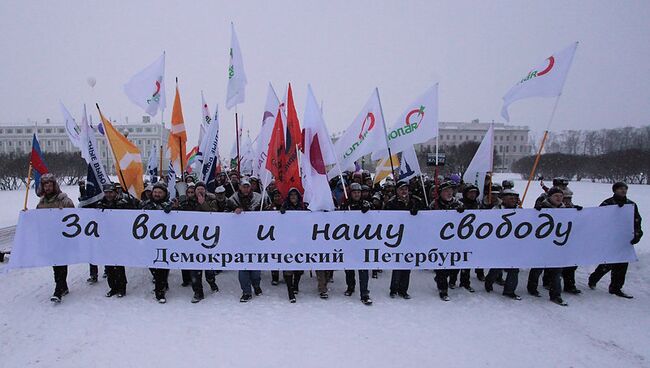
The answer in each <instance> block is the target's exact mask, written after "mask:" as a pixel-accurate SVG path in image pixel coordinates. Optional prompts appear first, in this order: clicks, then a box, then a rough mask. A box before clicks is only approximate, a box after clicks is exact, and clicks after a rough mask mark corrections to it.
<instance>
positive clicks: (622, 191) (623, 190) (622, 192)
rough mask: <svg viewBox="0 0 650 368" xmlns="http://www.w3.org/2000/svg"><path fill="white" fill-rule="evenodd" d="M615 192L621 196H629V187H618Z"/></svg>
mask: <svg viewBox="0 0 650 368" xmlns="http://www.w3.org/2000/svg"><path fill="white" fill-rule="evenodd" d="M614 194H616V195H617V196H619V197H626V196H627V188H626V187H620V188H616V190H615V191H614Z"/></svg>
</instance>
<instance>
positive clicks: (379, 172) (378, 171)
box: [373, 154, 399, 184]
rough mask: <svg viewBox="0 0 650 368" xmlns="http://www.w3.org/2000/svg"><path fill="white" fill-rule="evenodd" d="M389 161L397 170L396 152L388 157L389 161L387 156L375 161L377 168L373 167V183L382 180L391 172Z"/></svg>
mask: <svg viewBox="0 0 650 368" xmlns="http://www.w3.org/2000/svg"><path fill="white" fill-rule="evenodd" d="M391 161H392V162H393V167H394V168H395V169H398V170H399V159H398V158H397V154H395V155H392V156H391V157H390V161H389V160H388V157H386V158H385V159H383V160H380V161H379V162H378V163H377V168H375V180H374V181H373V184H377V183H379V182H380V181H382V180H384V178H385V177H387V176H388V175H390V174H391V172H390V170H391V166H390V163H391Z"/></svg>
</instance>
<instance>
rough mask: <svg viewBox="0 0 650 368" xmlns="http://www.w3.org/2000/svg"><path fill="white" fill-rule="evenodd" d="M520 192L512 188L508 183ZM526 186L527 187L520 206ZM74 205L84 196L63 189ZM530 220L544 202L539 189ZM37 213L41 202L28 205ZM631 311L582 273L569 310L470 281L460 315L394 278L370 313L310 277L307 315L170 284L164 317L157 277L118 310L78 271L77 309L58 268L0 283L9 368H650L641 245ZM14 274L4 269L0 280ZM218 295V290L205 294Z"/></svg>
mask: <svg viewBox="0 0 650 368" xmlns="http://www.w3.org/2000/svg"><path fill="white" fill-rule="evenodd" d="M504 178H514V176H513V175H507V174H504V175H499V176H498V177H497V179H498V180H499V181H500V180H502V179H504ZM524 185H525V183H524V182H522V181H520V180H517V181H516V189H517V190H519V191H520V193H521V192H523V188H524ZM570 187H571V188H572V189H573V191H574V193H575V194H574V202H575V203H577V204H581V205H583V206H597V205H598V204H599V203H600V201H601V200H602V199H604V198H606V197H607V196H609V195H610V194H611V190H610V185H609V184H597V183H586V182H581V183H571V185H570ZM65 190H66V192H68V193H69V194H72V195H71V197H72V198H75V200H76V188H75V187H70V188H65ZM531 190H532V192H531V193H532V194H530V193H529V197H528V198H527V200H526V205H527V206H528V207H530V204H531V203H532V201H534V197H535V196H536V195H537V194H538V193H539V185H538V184H537V183H534V184H533V186H531ZM629 197H630V198H631V199H632V200H635V201H636V202H637V203H638V204H639V207H640V210H641V215H642V216H643V217H644V218H645V220H646V222H647V221H648V219H650V186H631V187H630V190H629ZM23 199H24V192H0V203H1V205H2V207H0V208H2V210H1V211H2V212H1V213H0V226H7V225H12V224H14V223H15V222H16V219H17V211H18V210H19V209H20V208H22V203H23ZM30 203H32V205H30V207H33V204H34V203H35V200H34V197H32V200H31V201H30ZM637 252H638V254H639V260H640V261H639V262H636V263H634V264H631V265H630V269H629V271H628V277H627V282H626V285H625V290H626V291H627V292H628V293H630V294H632V295H634V297H635V298H634V299H632V300H624V299H621V298H617V297H614V296H610V295H609V294H608V293H607V285H608V282H609V276H606V278H605V279H603V280H602V281H601V282H600V284H599V285H598V289H596V290H594V291H592V290H589V289H588V287H587V285H586V283H587V275H588V273H589V272H591V271H592V270H593V268H594V267H590V268H581V269H579V270H578V275H577V280H578V287H579V288H580V289H582V290H583V294H582V295H580V296H571V295H566V296H564V298H565V299H566V300H567V301H568V302H569V307H566V308H564V307H559V306H556V305H555V304H552V303H550V302H549V301H548V300H547V298H546V297H545V298H533V297H529V296H528V295H527V294H526V292H525V280H526V278H527V275H528V272H527V270H524V271H522V272H521V273H520V276H519V280H520V281H519V287H518V292H519V294H521V295H522V297H523V300H522V301H519V302H515V301H511V300H508V299H506V298H504V297H501V296H500V294H499V292H500V287H498V286H497V287H496V291H497V292H496V293H491V294H487V293H486V292H485V291H484V289H483V288H482V285H481V284H480V283H479V282H478V281H477V280H476V279H475V278H474V277H473V278H472V283H473V286H474V287H475V288H476V289H477V292H476V293H474V294H469V293H467V292H466V291H464V290H462V291H461V290H459V289H456V290H452V291H451V293H450V296H451V298H452V300H451V302H448V303H444V302H442V301H440V300H439V299H438V297H437V293H436V291H435V284H434V282H433V273H432V272H430V271H416V272H413V273H412V277H411V287H410V293H411V295H412V296H413V299H411V300H401V299H395V300H392V299H390V298H389V297H388V283H389V279H390V273H389V272H384V273H383V274H381V275H380V277H379V279H377V280H373V279H371V281H370V290H371V296H372V297H373V299H374V301H375V303H374V305H373V306H371V307H367V306H364V305H362V304H361V303H360V302H359V299H358V296H353V297H345V296H344V295H343V291H344V290H345V280H344V274H343V272H336V273H335V276H334V283H333V284H331V293H330V299H329V300H325V301H323V300H320V299H319V298H318V297H317V292H316V279H315V277H314V278H309V274H308V273H307V274H306V275H305V276H304V278H303V281H302V282H301V292H300V295H299V296H298V303H296V304H289V302H288V301H287V298H286V288H285V285H284V284H280V285H279V286H271V284H270V274H269V273H264V274H263V279H262V288H263V289H264V295H263V296H261V297H255V298H254V299H253V301H252V302H250V303H248V304H241V303H239V300H238V299H239V296H240V291H239V287H238V282H237V275H236V272H226V273H222V274H220V275H219V276H218V278H217V282H218V283H219V286H220V288H221V291H220V292H219V293H217V294H210V293H209V292H208V293H207V294H206V295H207V297H206V299H205V300H204V301H202V302H201V303H198V304H190V302H189V301H190V299H191V296H192V291H191V288H189V287H188V288H182V287H180V283H181V278H180V272H179V271H172V273H171V276H170V286H171V290H170V291H169V293H168V302H167V304H166V305H159V304H158V303H156V301H155V300H154V298H153V295H152V294H151V289H152V288H153V286H152V284H151V281H150V275H149V272H148V271H147V270H144V269H127V277H128V279H129V284H128V290H127V293H128V294H127V296H126V297H125V298H123V299H116V298H111V299H107V298H105V297H104V296H103V294H104V293H105V292H106V291H107V286H106V281H105V280H101V281H100V282H99V283H98V284H96V285H88V284H86V281H85V280H86V277H87V274H88V267H87V265H76V266H71V267H70V271H69V275H68V285H69V287H70V292H71V293H70V295H68V296H66V297H65V299H64V301H63V303H61V304H60V305H53V304H52V303H50V302H49V300H48V298H49V296H50V295H51V293H52V291H53V288H54V286H53V281H52V271H51V269H50V268H40V269H26V270H16V271H12V272H10V273H8V274H4V275H0V331H1V333H0V367H39V366H44V367H45V366H47V367H81V366H98V367H104V366H109V365H113V366H119V367H167V366H183V367H190V366H191V367H214V366H219V367H230V366H243V367H267V366H268V367H280V366H283V367H296V366H299V367H329V368H332V367H366V366H373V367H395V366H397V367H414V366H425V365H426V366H441V365H447V366H458V367H467V366H472V367H515V366H517V367H520V366H533V367H569V366H571V367H613V366H617V367H650V328H649V327H650V313H648V311H649V310H650V309H649V305H650V288H649V287H648V285H649V284H650V268H649V265H650V236H646V237H645V238H644V239H643V240H642V241H641V243H640V244H638V245H637ZM2 267H6V263H5V264H2V265H0V269H1V268H2ZM205 287H206V288H207V285H205Z"/></svg>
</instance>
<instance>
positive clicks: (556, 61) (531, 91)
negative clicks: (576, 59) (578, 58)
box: [501, 42, 578, 121]
mask: <svg viewBox="0 0 650 368" xmlns="http://www.w3.org/2000/svg"><path fill="white" fill-rule="evenodd" d="M577 47H578V43H577V42H574V43H572V44H571V45H570V46H569V47H567V48H565V49H564V50H562V51H560V52H557V53H555V54H553V55H551V56H549V57H548V58H546V60H544V61H543V62H542V63H540V64H539V65H537V66H536V67H535V68H533V69H532V70H531V71H529V72H528V74H526V76H525V77H524V78H523V79H522V80H520V81H519V83H517V84H515V85H514V86H513V87H512V88H510V90H509V91H508V93H506V94H505V96H503V107H502V108H501V116H503V118H504V119H506V121H510V115H509V114H508V106H510V104H511V103H513V102H515V101H518V100H521V99H524V98H529V97H557V96H559V95H561V94H562V88H563V87H564V82H565V81H566V77H567V75H568V74H569V69H570V68H571V64H572V63H573V56H574V55H575V53H576V49H577Z"/></svg>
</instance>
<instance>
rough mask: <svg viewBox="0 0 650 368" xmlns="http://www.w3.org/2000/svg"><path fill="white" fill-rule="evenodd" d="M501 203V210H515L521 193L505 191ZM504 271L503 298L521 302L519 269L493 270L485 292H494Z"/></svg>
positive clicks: (489, 273) (488, 275) (486, 279)
mask: <svg viewBox="0 0 650 368" xmlns="http://www.w3.org/2000/svg"><path fill="white" fill-rule="evenodd" d="M501 201H502V203H501V206H500V209H510V210H514V209H516V208H518V206H519V193H517V192H516V191H514V190H513V189H505V190H503V193H502V194H501ZM504 271H505V273H506V280H505V282H504V284H503V296H507V297H508V298H511V299H513V300H521V297H520V296H519V295H517V294H516V293H515V291H516V290H517V284H518V283H519V269H518V268H507V269H501V268H491V269H490V271H489V272H488V273H487V276H485V291H487V292H488V293H489V292H492V290H493V287H492V285H493V284H494V283H495V281H497V279H498V278H499V277H503V276H502V274H503V272H504Z"/></svg>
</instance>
